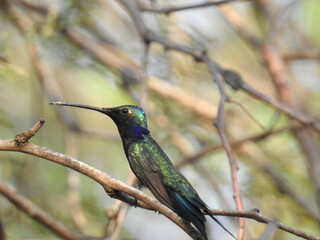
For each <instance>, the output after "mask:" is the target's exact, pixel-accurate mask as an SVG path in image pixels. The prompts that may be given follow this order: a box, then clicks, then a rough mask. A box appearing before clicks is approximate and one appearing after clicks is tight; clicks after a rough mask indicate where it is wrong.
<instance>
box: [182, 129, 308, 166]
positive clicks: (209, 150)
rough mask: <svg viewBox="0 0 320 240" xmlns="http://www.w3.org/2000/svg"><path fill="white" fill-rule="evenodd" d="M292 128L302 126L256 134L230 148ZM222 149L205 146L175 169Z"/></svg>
mask: <svg viewBox="0 0 320 240" xmlns="http://www.w3.org/2000/svg"><path fill="white" fill-rule="evenodd" d="M292 128H297V129H300V128H302V126H300V125H299V126H297V125H291V126H285V127H283V128H280V129H277V130H273V131H267V132H264V133H261V134H256V135H253V136H249V137H245V138H243V139H240V140H235V141H233V142H231V146H232V148H238V147H240V146H241V145H242V144H244V143H246V142H249V141H252V142H256V141H262V140H265V139H266V138H268V137H269V136H272V135H276V134H279V133H282V132H285V131H289V130H291V129H292ZM222 148H223V147H222V145H221V144H218V145H213V146H206V147H204V148H203V149H202V150H201V151H199V152H198V153H196V154H194V155H191V156H188V157H186V158H185V159H183V160H181V161H180V162H178V163H177V164H176V167H177V168H181V167H184V166H186V165H189V164H193V163H194V162H196V161H198V160H199V159H200V158H202V157H204V156H206V155H207V154H209V153H212V152H214V151H217V150H220V149H222Z"/></svg>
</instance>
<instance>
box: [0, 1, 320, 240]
mask: <svg viewBox="0 0 320 240" xmlns="http://www.w3.org/2000/svg"><path fill="white" fill-rule="evenodd" d="M202 2H203V1H197V0H188V1H182V0H175V1H168V0H162V1H156V0H150V1H148V0H144V1H143V0H141V1H139V14H140V15H141V16H142V19H143V22H144V24H145V25H146V26H147V27H148V28H150V29H152V30H153V31H154V32H156V33H157V34H159V35H161V36H163V37H164V38H166V39H169V40H171V41H173V42H176V43H178V44H182V45H188V46H190V47H192V48H194V49H205V50H206V51H207V52H208V54H209V55H210V57H211V58H212V59H213V60H214V61H216V62H217V63H219V64H220V65H221V66H222V67H224V68H227V69H232V70H233V71H236V72H238V73H239V74H240V75H241V76H242V78H243V80H244V81H245V82H246V83H247V84H249V85H250V86H251V87H253V88H254V89H256V90H258V91H259V92H261V93H263V94H264V95H266V96H268V97H269V98H274V99H278V100H279V101H282V102H283V103H284V104H286V105H288V106H290V107H291V108H294V109H296V111H297V112H303V113H305V114H306V115H308V116H309V117H311V118H313V119H316V120H318V121H320V104H319V102H320V65H319V60H320V49H319V47H320V31H319V26H318V25H319V24H318V23H319V22H320V2H319V0H308V1H303V0H301V1H299V0H278V1H272V0H256V1H232V2H230V3H228V4H224V5H221V6H219V7H217V6H211V7H202V8H191V9H188V10H182V11H173V12H171V13H170V14H164V13H163V12H164V11H163V10H164V9H165V7H167V8H173V7H178V6H185V5H197V4H199V3H202ZM0 6H1V7H0V93H1V94H0V138H1V139H8V138H13V136H14V135H15V134H16V133H18V132H21V131H23V130H26V129H28V128H30V127H31V126H33V124H34V123H35V122H36V121H38V120H39V119H40V118H41V117H43V118H45V119H46V123H45V125H44V127H43V128H42V129H41V130H40V132H39V133H38V134H37V135H36V136H35V137H34V138H32V139H31V142H32V143H35V144H38V145H41V146H43V147H46V148H49V149H52V150H54V151H58V152H61V153H64V154H66V155H70V156H72V157H75V158H77V159H79V160H81V161H83V162H86V163H88V164H90V165H92V166H94V167H95V168H97V169H100V170H102V171H104V172H106V173H108V174H109V175H111V176H112V177H114V178H116V179H119V180H121V181H124V182H127V183H130V182H132V174H131V171H130V169H129V166H128V162H127V160H126V157H125V155H124V152H123V149H122V143H121V140H120V138H119V136H118V132H117V129H116V126H115V125H114V123H113V122H112V121H111V120H110V119H109V118H107V117H106V116H103V115H102V114H99V113H96V112H92V111H86V110H83V109H74V108H63V107H56V106H51V105H49V102H52V101H67V102H72V103H81V104H88V105H93V106H99V107H114V106H119V105H124V104H134V105H140V106H142V107H143V108H144V109H145V111H146V114H147V117H148V124H149V128H150V130H151V133H152V136H153V137H154V138H155V139H156V140H157V141H158V143H159V144H160V145H161V146H162V147H163V148H164V150H165V151H166V152H167V153H168V155H169V156H170V158H171V159H172V161H173V163H174V164H176V165H177V166H178V167H179V168H180V170H181V172H182V173H183V174H184V175H185V176H186V177H187V178H188V179H189V181H190V182H191V183H192V184H193V186H194V188H195V189H196V190H197V191H198V193H199V195H200V196H201V197H202V198H203V200H204V201H205V202H206V203H207V204H208V205H209V206H210V207H211V208H216V209H229V210H231V209H235V203H234V200H233V192H232V183H231V175H230V165H229V161H228V158H227V156H226V153H225V152H224V151H223V150H222V149H221V148H220V147H219V146H220V142H221V141H220V139H219V136H218V134H217V131H216V128H215V127H214V125H213V123H214V120H215V118H216V115H217V107H218V103H219V99H220V95H219V91H218V90H217V88H216V85H215V84H214V83H213V81H212V77H211V75H210V73H209V72H208V70H207V67H206V65H205V64H203V63H201V62H196V61H194V59H193V58H192V57H191V56H189V55H187V54H184V53H181V52H178V51H172V50H166V48H165V47H164V46H163V45H161V44H159V43H152V44H151V45H150V46H149V49H148V52H147V57H146V45H145V44H144V43H143V41H141V37H140V36H139V33H138V32H137V31H136V27H135V25H134V23H133V22H132V20H131V18H130V16H129V15H128V13H127V11H126V8H125V7H124V6H123V5H121V3H120V2H119V1H112V0H92V1H76V0H65V1H59V0H46V1H39V0H38V1H31V0H10V1H9V0H1V1H0ZM224 87H225V91H226V93H227V94H228V96H229V98H230V101H229V103H228V104H227V105H226V108H225V112H224V124H225V131H226V133H227V136H228V138H229V141H230V142H231V143H237V142H238V144H236V145H233V151H234V153H235V156H236V159H237V162H238V165H239V171H238V178H239V185H240V190H241V194H242V199H243V202H244V209H245V210H249V209H252V208H258V209H260V211H261V213H262V214H263V215H265V216H268V217H271V218H277V219H278V220H279V221H281V222H283V223H285V224H287V225H290V226H293V227H297V228H299V229H300V230H302V231H306V232H309V233H312V234H315V235H319V234H320V230H319V229H320V223H319V219H320V217H319V216H320V215H319V206H320V197H319V194H320V183H319V175H317V174H320V166H319V165H320V154H319V151H320V150H319V146H320V144H319V143H320V137H319V134H315V133H314V132H313V131H312V130H308V129H305V128H304V127H303V126H300V125H297V124H296V122H295V121H293V120H291V119H289V118H287V117H286V116H285V115H284V114H282V112H281V111H279V110H276V109H275V108H274V107H272V106H270V105H267V104H266V103H264V102H263V101H260V100H259V99H254V98H253V97H252V96H250V94H248V93H246V92H244V91H241V90H239V91H234V90H232V89H231V88H230V87H229V86H228V85H224ZM0 179H1V181H2V182H4V183H6V184H8V185H10V186H12V187H13V188H14V189H15V190H16V191H17V192H19V193H20V194H22V195H24V196H26V197H28V198H29V199H30V200H31V201H32V202H33V203H35V204H36V205H38V206H39V207H40V208H42V209H43V210H45V211H46V212H48V213H49V214H50V215H52V216H54V217H55V218H56V219H59V221H61V222H62V223H63V224H65V225H66V226H68V227H69V228H71V229H74V231H77V232H82V233H85V234H87V235H91V236H95V237H105V238H106V239H108V238H110V239H111V238H113V239H154V240H157V239H159V240H160V239H189V238H188V237H187V235H186V234H185V233H184V232H183V231H182V230H181V229H179V228H178V227H177V226H176V225H174V224H173V223H172V222H170V221H169V220H168V219H166V218H165V217H164V216H162V215H160V214H156V213H154V212H152V211H147V210H143V209H139V208H131V207H129V208H128V207H127V206H126V205H125V204H123V205H122V204H121V203H119V202H118V201H116V200H114V199H111V198H110V197H109V196H108V195H107V194H106V193H105V192H104V190H103V188H102V187H101V186H99V185H98V184H96V183H95V182H94V181H92V180H91V179H89V178H87V177H85V176H82V175H80V174H78V173H76V172H74V171H72V170H69V169H67V168H65V167H63V166H59V165H57V164H54V163H51V162H49V161H46V160H44V159H40V158H36V157H33V156H28V155H26V154H21V153H13V152H0ZM144 191H145V192H147V193H148V191H147V190H144ZM117 213H119V214H117ZM0 216H1V223H2V226H3V228H4V230H5V233H6V236H7V239H57V237H56V236H55V235H54V234H52V232H51V231H50V230H48V229H47V228H46V227H44V226H43V225H41V224H39V223H37V222H35V221H33V220H32V219H31V218H30V217H28V216H27V215H25V214H24V213H23V212H21V211H20V210H19V209H17V208H16V207H15V206H14V205H13V204H11V203H10V202H8V201H7V199H5V198H4V197H3V196H0ZM218 218H219V220H220V221H221V222H222V223H223V224H224V225H225V226H226V227H227V228H228V229H229V230H230V231H231V232H233V233H236V231H237V221H236V218H231V217H222V216H221V217H218ZM265 226H266V225H265V224H261V223H258V222H256V221H254V220H246V226H245V239H256V238H258V237H259V236H260V235H261V234H262V232H263V231H264V229H265ZM207 228H208V234H209V236H211V237H212V239H231V237H230V236H229V235H228V234H227V233H225V232H224V231H223V230H222V229H221V228H220V227H219V226H218V225H217V224H216V223H215V222H213V221H211V220H209V219H208V224H207ZM272 239H299V238H298V237H295V236H293V235H291V234H288V233H286V232H283V231H281V230H277V231H276V233H275V235H274V236H273V238H272Z"/></svg>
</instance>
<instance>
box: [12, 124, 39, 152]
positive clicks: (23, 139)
mask: <svg viewBox="0 0 320 240" xmlns="http://www.w3.org/2000/svg"><path fill="white" fill-rule="evenodd" d="M44 123H45V120H44V119H43V118H41V119H40V120H39V121H38V122H37V123H36V124H35V125H34V126H33V127H32V128H29V129H28V130H26V131H23V132H21V133H17V134H16V136H15V137H14V142H15V144H17V145H18V146H20V145H23V144H25V143H27V142H28V141H29V139H30V138H32V137H33V136H34V135H35V134H36V133H37V132H38V131H39V130H40V128H41V127H42V126H43V124H44Z"/></svg>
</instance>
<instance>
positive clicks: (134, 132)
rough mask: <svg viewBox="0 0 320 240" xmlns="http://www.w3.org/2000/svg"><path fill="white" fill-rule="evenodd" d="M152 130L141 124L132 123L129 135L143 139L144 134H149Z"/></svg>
mask: <svg viewBox="0 0 320 240" xmlns="http://www.w3.org/2000/svg"><path fill="white" fill-rule="evenodd" d="M149 133H150V131H149V130H148V129H146V128H144V127H141V126H139V125H132V126H131V127H130V128H129V129H128V131H127V134H128V137H133V138H138V139H143V136H142V134H149Z"/></svg>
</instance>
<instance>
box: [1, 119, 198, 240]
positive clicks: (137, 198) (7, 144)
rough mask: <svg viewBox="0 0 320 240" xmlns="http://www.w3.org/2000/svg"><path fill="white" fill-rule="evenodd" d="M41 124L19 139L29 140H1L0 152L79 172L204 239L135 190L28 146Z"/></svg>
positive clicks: (76, 162)
mask: <svg viewBox="0 0 320 240" xmlns="http://www.w3.org/2000/svg"><path fill="white" fill-rule="evenodd" d="M40 122H41V123H40ZM40 122H38V123H36V124H35V126H34V127H33V128H31V129H28V130H27V131H26V132H23V133H21V134H19V136H21V135H22V136H23V135H26V137H23V138H21V137H19V138H15V139H9V140H0V151H16V152H22V153H27V154H31V155H34V156H37V157H40V158H44V159H47V160H49V161H52V162H55V163H58V164H60V165H63V166H65V167H68V168H71V169H73V170H75V171H78V172H80V173H82V174H84V175H86V176H88V177H90V178H91V179H93V180H95V181H96V182H98V183H99V184H100V185H101V186H102V187H103V188H104V189H105V190H106V192H107V193H108V195H109V196H110V197H112V198H117V199H120V200H122V201H125V202H127V203H128V204H130V205H134V206H138V207H142V208H147V209H153V210H155V211H158V212H160V213H162V214H163V215H165V216H166V217H167V218H169V219H170V220H171V221H173V222H174V223H175V224H177V225H178V226H179V227H180V228H181V229H183V230H184V231H185V232H186V233H187V234H188V235H189V236H190V237H192V238H193V239H200V238H201V237H200V234H199V232H198V231H196V230H195V229H194V228H193V227H191V225H190V224H188V223H185V222H184V221H183V220H182V219H181V218H180V217H179V216H178V215H177V214H176V213H174V212H173V211H171V210H170V209H169V208H168V207H166V206H164V205H162V204H161V203H159V202H158V201H157V200H155V199H154V198H152V197H149V196H147V195H146V194H144V193H143V192H141V191H139V190H137V189H136V188H133V187H130V186H128V185H126V184H124V183H123V182H120V181H118V180H116V179H114V178H112V177H111V176H109V175H108V174H106V173H104V172H102V171H100V170H97V169H95V168H93V167H91V166H90V165H88V164H86V163H83V162H80V161H79V160H77V159H74V158H72V157H69V156H66V155H63V154H61V153H58V152H54V151H52V150H50V149H47V148H44V147H41V146H37V145H35V144H32V143H29V142H28V140H29V138H28V137H29V136H30V135H32V134H33V135H34V134H35V133H36V132H37V131H38V130H39V129H40V128H39V127H38V126H39V125H43V123H44V120H40ZM21 142H23V144H21Z"/></svg>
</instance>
